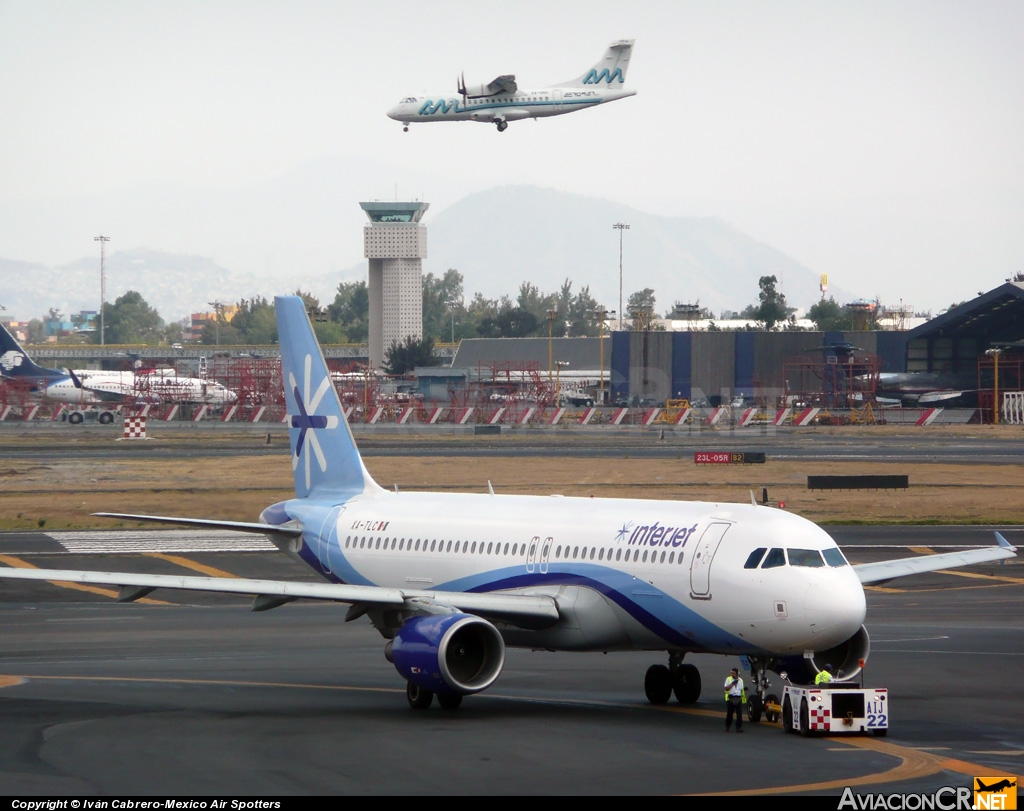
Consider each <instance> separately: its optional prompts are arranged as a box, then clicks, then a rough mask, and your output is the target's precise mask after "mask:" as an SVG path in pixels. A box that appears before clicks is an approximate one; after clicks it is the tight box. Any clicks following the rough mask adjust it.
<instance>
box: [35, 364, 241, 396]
mask: <svg viewBox="0 0 1024 811" xmlns="http://www.w3.org/2000/svg"><path fill="white" fill-rule="evenodd" d="M76 378H77V379H78V381H79V382H80V383H81V385H80V386H79V385H78V383H76V382H75V379H76ZM42 393H43V396H44V397H46V398H47V399H50V400H56V401H57V402H60V403H72V404H78V405H97V404H101V403H110V402H114V401H118V400H138V401H141V402H152V403H160V402H176V403H198V404H207V405H230V404H231V403H234V402H235V401H236V400H237V399H238V395H237V394H236V393H235V392H234V391H232V390H231V389H229V388H227V387H226V386H224V385H223V384H221V383H218V382H216V381H214V380H205V379H203V378H199V377H187V376H182V375H178V374H177V373H175V372H174V371H170V370H159V369H158V370H155V371H152V372H144V373H136V372H129V371H121V372H106V371H94V370H91V369H78V370H75V372H74V376H73V377H72V376H68V377H65V378H60V379H58V380H55V381H53V382H52V383H49V384H48V385H47V386H46V387H45V389H44V390H43V392H42Z"/></svg>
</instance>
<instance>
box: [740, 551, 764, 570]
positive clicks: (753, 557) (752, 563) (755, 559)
mask: <svg viewBox="0 0 1024 811" xmlns="http://www.w3.org/2000/svg"><path fill="white" fill-rule="evenodd" d="M767 551H768V548H767V547H765V546H762V547H761V548H760V549H755V550H754V551H753V552H751V553H750V557H749V558H747V562H746V563H744V564H743V568H744V569H756V568H757V564H759V563H760V562H761V558H763V557H764V553H765V552H767Z"/></svg>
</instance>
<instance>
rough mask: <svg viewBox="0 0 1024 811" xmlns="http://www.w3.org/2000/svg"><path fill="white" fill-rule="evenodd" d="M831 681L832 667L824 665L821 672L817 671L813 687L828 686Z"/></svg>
mask: <svg viewBox="0 0 1024 811" xmlns="http://www.w3.org/2000/svg"><path fill="white" fill-rule="evenodd" d="M830 681H832V665H825V667H823V668H822V669H821V670H819V671H818V675H817V676H815V677H814V684H815V686H818V685H822V684H828V683H829V682H830Z"/></svg>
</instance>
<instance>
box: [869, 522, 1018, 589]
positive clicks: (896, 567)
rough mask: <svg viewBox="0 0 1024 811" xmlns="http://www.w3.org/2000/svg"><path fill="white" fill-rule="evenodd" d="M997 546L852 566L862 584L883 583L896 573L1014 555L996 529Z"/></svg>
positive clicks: (1000, 558) (1008, 543)
mask: <svg viewBox="0 0 1024 811" xmlns="http://www.w3.org/2000/svg"><path fill="white" fill-rule="evenodd" d="M996 540H997V541H998V543H999V545H998V546H989V547H986V548H984V549H967V550H964V551H963V552H947V553H944V554H941V555H921V556H919V557H914V558H899V559H898V560H883V561H879V562H878V563H861V564H860V565H858V566H854V567H853V570H854V571H855V572H856V573H857V576H858V577H859V578H860V582H861V583H863V584H864V585H869V584H872V583H885V582H887V581H889V580H895V579H896V578H897V577H907V576H908V575H912V574H922V573H924V572H934V571H938V570H939V569H952V568H956V567H958V566H971V565H973V564H975V563H989V562H990V561H994V560H1005V559H1006V558H1012V557H1016V556H1017V549H1016V547H1014V546H1013V545H1012V544H1011V543H1010V542H1009V541H1007V540H1006V538H1004V537H1003V536H1002V535H1001V534H1000V533H998V532H997V533H996Z"/></svg>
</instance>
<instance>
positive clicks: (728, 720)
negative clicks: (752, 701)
mask: <svg viewBox="0 0 1024 811" xmlns="http://www.w3.org/2000/svg"><path fill="white" fill-rule="evenodd" d="M746 703H747V690H746V688H745V687H744V686H743V679H741V678H740V672H739V670H737V669H736V668H735V667H734V668H733V669H732V673H730V674H729V677H728V678H727V679H726V680H725V731H726V732H728V731H729V728H730V727H731V726H732V717H733V715H735V716H736V731H737V732H742V731H743V705H744V704H746Z"/></svg>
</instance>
